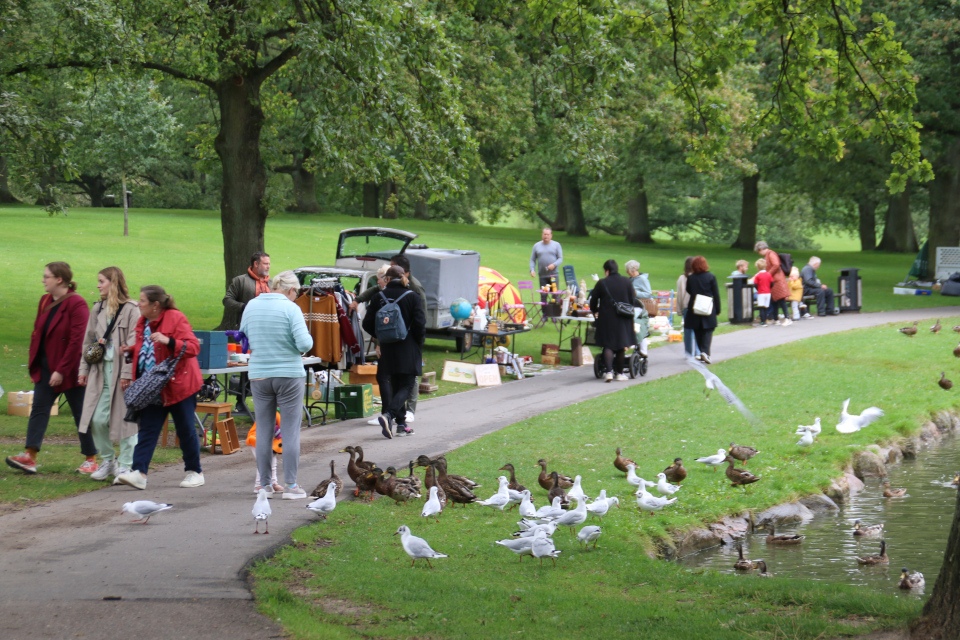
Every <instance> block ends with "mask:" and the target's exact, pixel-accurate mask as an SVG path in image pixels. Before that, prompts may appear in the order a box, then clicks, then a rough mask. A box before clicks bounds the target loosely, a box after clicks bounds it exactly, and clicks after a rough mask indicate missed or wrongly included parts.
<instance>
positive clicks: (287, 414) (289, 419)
mask: <svg viewBox="0 0 960 640" xmlns="http://www.w3.org/2000/svg"><path fill="white" fill-rule="evenodd" d="M299 292H300V280H298V279H297V274H295V273H294V272H293V271H284V272H283V273H280V274H278V275H277V276H276V277H275V278H273V280H271V281H270V293H265V294H263V295H261V296H258V297H257V298H256V299H255V300H251V301H250V302H249V303H248V304H247V308H246V309H245V310H244V312H243V319H242V320H241V321H240V331H242V332H243V333H244V334H246V336H247V339H248V340H249V341H250V388H251V390H252V392H253V406H254V412H255V413H256V415H257V416H258V419H257V444H256V452H257V469H258V471H259V472H260V478H270V477H272V476H271V453H272V446H273V437H274V420H273V419H271V416H274V415H275V414H276V413H277V411H279V412H280V437H281V439H282V440H283V477H284V481H285V485H286V487H285V488H284V490H283V499H284V500H296V499H298V498H306V497H307V492H306V491H305V490H304V489H303V487H301V486H300V484H299V483H298V481H297V472H298V470H299V466H300V412H301V411H302V410H303V395H304V389H305V386H306V378H307V372H306V370H305V369H304V368H303V358H302V355H301V354H303V353H305V352H307V351H309V350H310V349H311V348H313V338H312V337H311V336H310V331H308V330H307V323H306V321H305V320H304V318H303V312H302V311H301V310H300V307H298V306H297V305H296V304H294V300H296V299H297V295H298V294H299ZM274 473H275V472H274Z"/></svg>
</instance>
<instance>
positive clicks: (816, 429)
mask: <svg viewBox="0 0 960 640" xmlns="http://www.w3.org/2000/svg"><path fill="white" fill-rule="evenodd" d="M822 430H823V429H822V428H821V427H820V418H816V419H814V421H813V424H806V425H804V424H802V425H800V426H799V427H797V431H796V433H797V435H798V436H802V435H803V432H804V431H809V432H810V433H812V434H813V437H814V438H816V437H817V436H819V435H820V432H821V431H822Z"/></svg>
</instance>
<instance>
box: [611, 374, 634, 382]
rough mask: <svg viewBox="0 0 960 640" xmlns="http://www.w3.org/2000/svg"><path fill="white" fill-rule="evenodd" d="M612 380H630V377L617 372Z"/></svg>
mask: <svg viewBox="0 0 960 640" xmlns="http://www.w3.org/2000/svg"><path fill="white" fill-rule="evenodd" d="M614 380H616V381H617V382H627V381H628V380H630V378H628V377H627V376H626V375H625V374H622V373H618V374H617V376H616V377H615V378H614Z"/></svg>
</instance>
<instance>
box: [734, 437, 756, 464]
mask: <svg viewBox="0 0 960 640" xmlns="http://www.w3.org/2000/svg"><path fill="white" fill-rule="evenodd" d="M727 451H728V453H729V454H730V457H731V458H733V459H734V460H739V461H741V462H742V463H743V466H747V460H749V459H750V458H752V457H753V456H755V455H757V454H758V453H760V452H759V451H757V450H756V449H754V448H753V447H747V446H744V445H741V444H737V443H735V442H731V443H730V448H729V449H727Z"/></svg>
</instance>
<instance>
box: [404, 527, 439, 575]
mask: <svg viewBox="0 0 960 640" xmlns="http://www.w3.org/2000/svg"><path fill="white" fill-rule="evenodd" d="M393 535H395V536H396V535H399V536H400V544H401V545H403V550H404V551H406V552H407V555H408V556H410V557H411V558H413V562H411V563H410V566H411V567H412V566H413V565H414V563H415V562H416V561H417V560H419V559H420V558H423V559H424V560H426V561H427V566H428V567H430V568H431V569H433V565H432V564H430V559H431V558H446V557H448V556H447V555H446V554H444V553H437V552H436V551H434V550H433V549H431V548H430V545H429V544H427V541H426V540H424V539H423V538H418V537H417V536H415V535H413V534H412V533H410V527H408V526H407V525H405V524H402V525H400V528H399V529H397V532H396V533H395V534H393Z"/></svg>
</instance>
